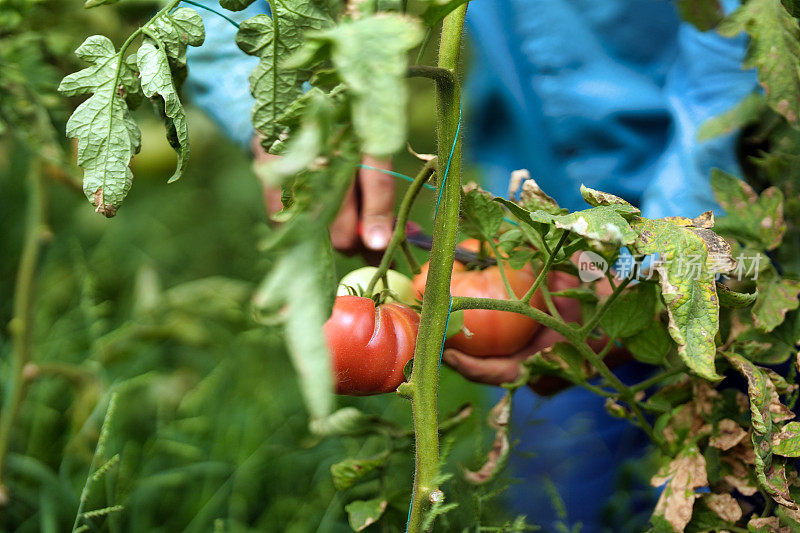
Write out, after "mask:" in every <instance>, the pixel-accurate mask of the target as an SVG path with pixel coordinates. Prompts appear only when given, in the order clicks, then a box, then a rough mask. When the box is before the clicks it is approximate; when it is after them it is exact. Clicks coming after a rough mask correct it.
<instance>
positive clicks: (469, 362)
mask: <svg viewBox="0 0 800 533" xmlns="http://www.w3.org/2000/svg"><path fill="white" fill-rule="evenodd" d="M444 362H445V363H447V364H448V365H449V366H450V367H452V368H453V369H454V370H455V371H456V372H458V373H459V374H461V375H462V376H464V377H465V378H467V379H468V380H470V381H475V382H477V383H486V384H488V385H500V384H501V383H508V382H509V381H514V380H515V379H517V378H518V377H519V365H520V361H519V360H518V359H514V358H511V357H473V356H471V355H467V354H465V353H461V352H459V351H458V350H445V352H444Z"/></svg>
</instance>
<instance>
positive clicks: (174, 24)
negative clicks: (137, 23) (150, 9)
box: [147, 7, 206, 68]
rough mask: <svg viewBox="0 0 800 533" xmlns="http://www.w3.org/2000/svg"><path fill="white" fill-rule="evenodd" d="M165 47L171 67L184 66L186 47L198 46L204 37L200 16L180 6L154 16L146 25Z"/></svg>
mask: <svg viewBox="0 0 800 533" xmlns="http://www.w3.org/2000/svg"><path fill="white" fill-rule="evenodd" d="M147 30H148V31H149V32H151V33H153V34H155V37H156V38H157V40H158V41H159V42H160V43H161V44H162V45H163V47H164V48H165V49H166V54H167V57H168V58H169V61H170V64H171V66H172V67H173V68H183V67H185V66H186V48H187V47H188V46H200V45H201V44H203V41H205V38H206V32H205V28H204V27H203V19H202V17H201V16H200V15H199V14H198V13H197V12H196V11H195V10H193V9H189V8H187V7H180V8H178V9H176V10H175V11H173V12H172V13H169V14H167V13H165V14H163V15H161V16H159V17H156V18H154V19H153V20H152V21H150V23H149V24H148V25H147Z"/></svg>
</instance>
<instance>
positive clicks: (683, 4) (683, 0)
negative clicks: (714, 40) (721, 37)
mask: <svg viewBox="0 0 800 533" xmlns="http://www.w3.org/2000/svg"><path fill="white" fill-rule="evenodd" d="M678 13H680V15H681V18H682V19H683V20H685V21H686V22H690V23H691V24H694V26H695V27H696V28H697V29H698V30H700V31H708V30H711V29H714V28H715V27H716V26H717V24H719V23H720V21H722V18H723V17H724V15H725V12H724V11H723V10H722V5H720V2H719V0H678Z"/></svg>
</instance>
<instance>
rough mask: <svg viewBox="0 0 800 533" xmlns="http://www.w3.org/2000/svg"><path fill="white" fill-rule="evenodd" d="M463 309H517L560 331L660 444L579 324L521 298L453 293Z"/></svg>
mask: <svg viewBox="0 0 800 533" xmlns="http://www.w3.org/2000/svg"><path fill="white" fill-rule="evenodd" d="M464 309H490V310H495V311H509V312H511V313H518V314H520V315H525V316H528V317H530V318H532V319H534V320H536V321H537V322H539V323H540V324H541V325H543V326H544V327H546V328H550V329H552V330H553V331H555V332H557V333H560V334H561V335H563V336H564V337H566V339H567V340H568V341H569V342H570V343H571V344H572V345H573V346H574V347H575V349H577V350H578V352H580V354H581V356H582V357H583V358H584V359H586V360H587V361H589V363H590V364H591V365H592V366H593V367H594V368H595V370H597V373H598V374H600V375H601V376H602V377H603V378H605V380H606V382H607V383H608V384H609V385H610V386H611V387H613V388H614V389H615V390H616V391H617V392H618V393H619V397H620V399H621V400H623V401H625V402H627V403H628V404H629V405H630V407H631V412H632V413H633V415H634V416H635V418H636V424H637V425H638V426H639V427H641V428H642V430H644V431H645V433H647V435H648V436H649V437H650V439H651V440H652V441H653V442H655V443H657V444H658V445H659V446H662V447H663V441H662V439H661V438H659V437H658V436H656V435H655V433H654V432H653V427H652V426H651V425H650V423H649V422H648V421H647V419H646V418H645V416H644V413H643V412H642V410H641V409H640V408H639V405H638V403H637V402H636V401H635V400H634V398H633V396H634V393H633V391H632V390H631V389H630V387H628V386H627V385H625V384H624V383H623V382H622V381H620V379H619V378H618V377H617V376H616V375H614V373H613V372H612V371H611V369H610V368H608V365H606V364H605V362H603V360H602V359H601V358H600V357H599V356H598V355H597V354H596V353H595V352H594V350H592V349H591V348H590V347H589V346H588V345H587V344H586V342H585V337H584V335H583V328H581V329H578V328H575V327H573V326H570V325H569V324H566V323H564V322H563V321H561V320H558V319H557V318H554V317H552V316H550V315H548V314H547V313H545V312H544V311H541V310H539V309H537V308H535V307H531V306H530V305H528V304H527V303H525V302H522V301H512V300H496V299H492V298H470V297H466V296H455V297H453V306H452V310H453V311H459V310H464Z"/></svg>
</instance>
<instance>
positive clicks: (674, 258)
mask: <svg viewBox="0 0 800 533" xmlns="http://www.w3.org/2000/svg"><path fill="white" fill-rule="evenodd" d="M631 227H632V228H633V229H634V230H635V231H636V233H637V234H638V237H637V238H636V242H635V243H634V244H633V245H632V246H631V249H632V251H633V252H634V253H638V254H644V255H651V254H659V255H658V260H657V261H655V264H654V265H653V268H654V270H655V271H656V272H658V278H659V283H660V285H661V296H662V298H663V299H664V303H665V304H666V306H667V313H668V314H669V333H670V335H671V336H672V338H673V339H674V340H675V342H676V343H677V345H678V354H679V355H680V357H681V359H682V360H683V361H684V363H686V365H687V366H688V367H689V368H690V369H691V370H692V371H693V372H695V373H696V374H698V375H699V376H701V377H703V378H706V379H710V380H718V379H720V378H721V376H719V375H717V373H716V372H715V370H714V358H715V356H716V345H715V343H714V337H715V336H716V334H717V331H718V330H719V301H718V299H717V289H716V282H715V280H714V277H715V275H716V273H718V272H728V271H730V270H731V268H733V266H734V265H735V261H733V260H732V259H731V257H730V253H731V250H730V246H729V245H728V244H727V243H726V242H725V241H724V240H722V239H721V238H720V237H719V236H718V235H716V234H715V233H714V232H713V231H711V230H710V229H707V228H696V227H692V226H687V225H683V224H682V222H681V221H680V220H664V219H660V220H649V219H645V218H640V219H638V220H636V221H634V222H633V223H632V224H631Z"/></svg>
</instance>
